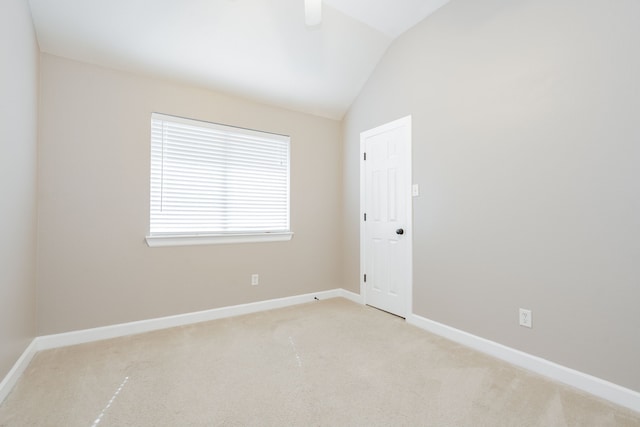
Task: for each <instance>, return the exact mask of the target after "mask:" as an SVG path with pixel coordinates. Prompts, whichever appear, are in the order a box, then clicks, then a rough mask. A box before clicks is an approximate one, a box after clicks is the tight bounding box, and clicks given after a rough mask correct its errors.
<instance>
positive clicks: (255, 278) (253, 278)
mask: <svg viewBox="0 0 640 427" xmlns="http://www.w3.org/2000/svg"><path fill="white" fill-rule="evenodd" d="M259 283H260V276H259V275H257V274H252V275H251V284H252V285H253V286H256V285H257V284H259Z"/></svg>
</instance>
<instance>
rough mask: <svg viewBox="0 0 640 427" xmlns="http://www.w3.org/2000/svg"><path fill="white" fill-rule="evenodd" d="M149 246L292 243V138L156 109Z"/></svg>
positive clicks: (152, 151)
mask: <svg viewBox="0 0 640 427" xmlns="http://www.w3.org/2000/svg"><path fill="white" fill-rule="evenodd" d="M149 217H150V220H149V223H150V226H149V235H148V236H147V243H148V244H149V246H167V245H190V244H208V243H234V242H242V241H245V242H255V241H275V240H289V239H291V236H292V233H291V231H290V228H289V137H288V136H283V135H276V134H271V133H265V132H258V131H254V130H248V129H241V128H236V127H231V126H224V125H220V124H215V123H208V122H201V121H196V120H190V119H184V118H180V117H173V116H166V115H162V114H157V113H153V114H152V115H151V209H150V215H149Z"/></svg>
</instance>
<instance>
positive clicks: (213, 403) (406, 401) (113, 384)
mask: <svg viewBox="0 0 640 427" xmlns="http://www.w3.org/2000/svg"><path fill="white" fill-rule="evenodd" d="M0 425H1V426H65V427H66V426H86V427H91V426H456V427H459V426H470V427H471V426H473V427H480V426H492V427H497V426H545V427H548V426H598V427H601V426H640V414H637V413H634V412H631V411H628V410H625V409H623V408H619V407H616V406H614V405H612V404H609V403H607V402H605V401H602V400H599V399H596V398H594V397H591V396H589V395H586V394H583V393H581V392H578V391H576V390H573V389H571V388H568V387H565V386H563V385H560V384H556V383H554V382H551V381H549V380H547V379H544V378H542V377H540V376H537V375H534V374H531V373H528V372H526V371H524V370H520V369H518V368H515V367H512V366H510V365H507V364H505V363H502V362H500V361H497V360H495V359H492V358H490V357H488V356H484V355H482V354H480V353H477V352H475V351H473V350H470V349H467V348H465V347H462V346H459V345H457V344H454V343H451V342H449V341H447V340H444V339H442V338H439V337H436V336H434V335H431V334H429V333H426V332H424V331H422V330H420V329H417V328H414V327H412V326H409V325H407V324H406V323H405V322H404V321H403V320H401V319H398V318H395V317H393V316H391V315H389V314H386V313H383V312H380V311H377V310H375V309H372V308H369V307H363V306H359V305H357V304H354V303H351V302H349V301H346V300H342V299H333V300H327V301H321V302H314V303H310V304H305V305H301V306H295V307H290V308H285V309H280V310H274V311H269V312H264V313H258V314H252V315H247V316H241V317H235V318H230V319H224V320H218V321H213V322H207V323H201V324H198V325H192V326H186V327H180V328H173V329H169V330H164V331H159V332H152V333H147V334H141V335H137V336H131V337H125V338H118V339H113V340H108V341H102V342H98V343H91V344H84V345H79V346H73V347H66V348H62V349H57V350H49V351H44V352H41V353H39V354H38V355H37V356H36V357H35V358H34V360H33V361H32V363H31V365H30V366H29V368H28V369H27V371H26V372H25V374H24V376H23V377H22V379H21V380H20V381H19V383H18V384H17V386H16V387H15V388H14V390H13V392H12V393H11V394H10V395H9V397H8V398H7V399H6V400H5V402H4V403H3V404H2V406H0Z"/></svg>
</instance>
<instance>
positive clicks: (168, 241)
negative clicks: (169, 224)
mask: <svg viewBox="0 0 640 427" xmlns="http://www.w3.org/2000/svg"><path fill="white" fill-rule="evenodd" d="M292 238H293V232H284V233H255V234H206V235H205V234H197V235H184V236H177V235H168V236H147V237H146V241H147V245H148V246H149V247H151V248H159V247H166V246H193V245H222V244H232V243H263V242H285V241H288V240H291V239H292Z"/></svg>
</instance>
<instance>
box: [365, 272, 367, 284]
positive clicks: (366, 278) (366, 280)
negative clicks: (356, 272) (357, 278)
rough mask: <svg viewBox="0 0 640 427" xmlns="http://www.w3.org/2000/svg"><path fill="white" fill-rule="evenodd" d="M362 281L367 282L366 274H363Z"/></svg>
mask: <svg viewBox="0 0 640 427" xmlns="http://www.w3.org/2000/svg"><path fill="white" fill-rule="evenodd" d="M364 283H367V275H366V274H365V275H364Z"/></svg>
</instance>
